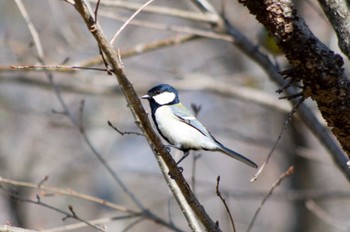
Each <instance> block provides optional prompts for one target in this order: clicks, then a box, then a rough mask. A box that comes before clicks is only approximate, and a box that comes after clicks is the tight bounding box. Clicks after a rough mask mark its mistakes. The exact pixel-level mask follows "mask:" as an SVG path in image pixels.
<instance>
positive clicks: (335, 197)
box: [0, 0, 350, 232]
mask: <svg viewBox="0 0 350 232" xmlns="http://www.w3.org/2000/svg"><path fill="white" fill-rule="evenodd" d="M95 2H96V1H91V4H92V5H91V6H92V9H95ZM126 2H127V3H123V2H120V1H104V0H102V1H101V4H100V7H99V13H98V20H99V24H100V25H101V26H102V28H103V30H104V32H105V34H106V36H107V38H109V39H111V38H112V37H113V35H114V34H115V32H116V31H117V30H118V29H119V28H120V27H121V26H122V24H123V21H121V20H122V19H123V18H128V17H130V16H131V15H132V14H133V12H134V11H135V9H133V8H132V7H130V6H129V4H130V5H131V6H132V5H133V4H136V9H137V8H138V7H139V6H141V5H142V4H143V3H145V2H144V1H126ZM210 3H211V4H212V5H213V6H214V7H215V9H216V10H217V12H219V13H221V14H225V16H226V17H227V18H228V19H229V20H230V22H231V23H232V24H233V25H234V26H235V27H237V29H239V30H240V31H241V32H242V33H243V34H244V35H245V36H247V37H248V38H249V39H250V40H251V41H252V42H253V43H254V44H256V47H257V49H260V50H261V51H262V52H264V53H266V55H267V56H268V57H269V58H270V59H271V60H273V62H274V63H275V64H276V65H278V66H279V67H280V69H281V70H283V69H285V68H286V67H287V64H286V61H285V59H284V57H283V56H282V55H280V54H278V51H277V52H276V51H275V50H273V51H271V50H268V49H266V48H264V46H263V45H264V44H265V42H266V34H265V35H264V32H263V29H262V27H261V25H259V24H258V23H257V22H256V20H255V19H254V17H253V16H251V15H250V14H249V13H248V10H247V9H246V8H244V7H243V6H241V5H240V4H238V3H237V2H236V1H216V0H215V1H210ZM113 4H116V6H114V5H113ZM117 4H119V5H117ZM295 4H296V7H297V9H298V13H299V14H300V15H301V16H302V17H303V18H304V19H305V21H306V23H307V24H308V25H309V27H310V29H311V30H312V31H313V32H314V33H315V35H316V36H317V37H318V38H319V39H320V40H322V41H323V42H324V43H325V44H326V45H328V46H329V47H331V48H332V49H334V50H335V51H336V52H338V53H340V52H339V49H338V48H337V45H336V44H337V41H336V37H335V35H334V32H333V30H332V29H331V27H330V25H329V23H328V21H327V19H326V17H325V16H324V15H323V12H322V10H321V9H320V8H319V6H318V3H317V2H316V1H314V0H306V1H298V2H296V3H295ZM23 5H24V7H25V9H26V10H27V13H28V15H29V17H30V19H31V20H32V22H33V25H34V27H35V28H36V30H37V32H38V36H39V38H40V41H41V45H42V47H43V55H44V56H43V57H44V60H43V62H44V63H45V64H46V65H60V64H62V65H76V66H88V67H100V68H104V65H103V64H102V63H101V62H95V61H96V59H97V60H98V58H99V49H98V47H97V45H96V42H95V40H94V38H93V37H92V36H91V34H90V33H89V31H88V30H87V28H86V26H85V24H84V23H83V21H82V19H81V17H80V15H79V14H78V13H77V12H76V10H75V9H74V7H73V6H71V5H70V4H68V3H67V2H64V1H61V0H47V1H40V0H31V1H23ZM151 7H162V8H161V9H163V8H165V9H177V10H181V11H186V12H193V14H197V15H198V14H201V12H200V11H199V10H198V8H197V7H196V6H195V5H194V4H193V3H192V2H191V1H186V0H181V1H173V0H172V1H171V0H157V1H154V2H153V3H152V4H151ZM146 9H147V8H146ZM0 19H1V20H0V50H1V52H0V176H1V177H4V178H8V179H11V180H16V181H25V182H30V183H33V184H34V185H37V184H39V183H40V182H41V181H42V180H44V179H45V177H46V176H47V177H48V179H47V180H46V181H44V183H43V184H44V186H52V187H57V188H60V189H63V190H67V189H72V190H74V191H77V192H80V193H84V194H88V195H92V196H95V197H98V198H101V199H104V200H107V201H111V202H114V203H116V204H120V205H122V206H124V207H125V208H127V209H131V210H135V211H139V210H140V209H139V208H138V207H137V205H136V204H135V203H134V202H133V201H132V200H131V199H130V197H129V196H128V195H127V194H126V193H125V192H124V191H123V189H122V187H121V186H120V184H118V183H117V182H116V180H115V178H113V177H112V176H111V174H110V172H108V171H107V170H106V168H105V167H104V166H103V165H102V164H101V162H100V161H99V159H98V158H97V157H96V155H95V154H94V151H93V150H92V148H93V149H95V150H96V151H97V152H98V153H99V154H100V155H101V156H102V157H103V158H104V160H105V161H106V162H107V163H108V165H109V166H110V167H111V168H112V170H113V171H114V172H115V173H116V174H117V176H118V177H119V178H120V180H121V181H122V182H123V183H124V185H125V186H126V188H127V189H128V190H129V191H130V192H132V193H133V194H134V196H135V197H136V198H137V199H138V200H139V201H140V202H141V203H142V204H143V206H144V207H145V208H146V209H148V210H150V211H152V213H154V214H155V215H157V216H158V217H160V218H162V219H163V220H164V221H166V222H168V223H169V224H170V225H175V226H176V227H177V228H179V229H181V230H183V231H189V230H190V229H189V227H188V225H187V222H186V220H185V218H184V216H183V215H182V213H181V210H180V209H179V207H178V205H177V204H176V201H175V200H174V198H173V196H172V194H171V193H170V191H169V190H168V186H167V185H166V183H165V181H164V179H163V176H162V174H161V172H160V170H159V167H158V165H157V162H156V160H155V158H154V155H153V153H152V151H151V149H150V148H149V146H148V143H147V142H146V140H145V138H144V137H143V136H140V135H135V134H130V135H128V134H125V135H123V136H122V135H120V134H119V133H117V132H116V131H115V130H113V129H112V128H111V127H110V126H108V124H107V121H110V122H111V123H112V124H113V125H114V126H115V127H117V128H118V129H119V130H121V131H123V132H140V130H139V129H138V127H137V125H136V124H135V122H134V119H133V117H132V114H131V112H130V110H129V108H128V107H127V103H126V101H125V99H124V97H123V95H122V93H121V91H120V89H119V86H118V83H117V81H116V79H115V77H113V76H110V75H108V74H107V73H106V72H101V71H93V70H76V71H72V70H71V69H69V70H63V69H59V70H53V71H52V72H51V73H49V74H48V72H44V71H43V70H38V69H36V70H34V69H31V70H27V69H26V70H18V69H11V68H10V66H11V65H40V64H43V63H42V62H41V61H40V59H39V56H38V53H37V48H36V46H35V44H34V42H33V37H32V36H31V34H30V32H29V30H28V26H27V24H26V22H25V20H24V18H23V15H22V14H21V13H20V10H19V7H18V5H17V4H16V3H15V1H11V0H5V1H1V2H0ZM135 22H136V23H137V22H138V23H139V24H140V25H132V24H130V25H128V26H127V27H126V28H125V29H124V30H123V31H122V32H121V33H120V35H119V36H118V38H117V40H116V47H117V48H119V49H120V50H121V54H122V59H123V63H124V67H125V72H126V75H127V77H128V78H129V80H130V81H131V82H132V83H133V84H134V88H135V89H136V91H137V92H138V94H139V95H140V96H142V95H143V94H145V93H146V92H147V90H148V89H149V88H151V87H153V86H154V85H156V84H159V83H168V84H171V85H173V86H174V87H176V88H177V89H178V90H179V93H180V98H181V101H182V102H183V103H184V104H185V105H186V106H187V107H189V108H190V106H191V104H195V105H197V106H200V107H201V108H200V111H199V114H198V118H199V119H200V120H201V122H202V123H203V124H204V125H206V127H207V128H208V129H209V130H210V131H211V132H212V134H213V135H214V136H215V137H216V138H217V139H218V140H219V141H220V142H222V143H223V144H225V145H226V146H228V147H230V148H232V149H234V150H236V151H237V152H239V153H241V154H244V155H245V156H247V157H249V158H250V159H252V160H254V161H255V162H256V163H257V164H258V165H259V166H260V165H261V164H262V163H263V162H264V161H265V159H266V157H267V155H268V153H269V152H270V150H271V149H272V147H273V145H274V143H275V142H276V140H277V138H278V136H279V133H280V131H281V128H282V127H283V123H284V121H285V120H286V118H287V114H288V112H289V110H290V109H291V105H290V104H289V102H288V101H287V100H278V97H280V96H283V94H281V95H279V94H277V93H276V90H277V89H278V88H279V86H276V85H275V84H274V83H273V82H272V81H271V80H270V79H269V77H268V76H266V74H265V73H264V71H263V69H262V68H261V67H259V66H258V65H257V64H256V63H255V62H254V61H252V60H251V59H250V58H249V57H247V56H245V55H244V54H243V53H242V52H240V51H239V49H237V48H236V47H235V46H234V45H233V44H232V43H231V42H228V41H227V39H225V38H221V37H220V38H207V37H201V36H198V37H194V36H189V35H188V34H185V33H182V32H181V30H184V29H190V30H193V29H198V30H203V31H210V32H212V33H215V32H213V30H212V27H211V25H210V24H209V23H208V22H203V21H195V20H192V19H189V18H183V17H175V16H169V14H168V13H165V14H164V13H163V14H161V13H157V12H146V11H145V12H141V13H140V14H139V15H137V17H136V18H135ZM147 23H152V24H154V25H158V28H160V27H162V26H163V29H154V28H150V27H147V25H145V24H147ZM164 25H167V26H164ZM174 28H180V29H179V30H178V31H174V30H170V29H174ZM261 38H262V39H261ZM166 41H168V42H169V41H170V42H169V44H168V45H166V43H165V42H166ZM150 45H155V47H154V48H153V49H152V50H150V51H142V48H143V46H144V47H149V46H150ZM132 51H133V52H134V53H132ZM345 62H346V63H348V61H347V60H345ZM347 65H348V64H347ZM347 67H348V66H347ZM48 75H51V79H50V78H48ZM238 90H240V91H238ZM237 91H238V92H237ZM242 92H246V93H249V94H248V95H249V96H250V97H245V96H243V95H242V94H240V93H242ZM254 99H255V100H254ZM264 101H266V104H265V103H264ZM269 101H272V102H273V104H268V102H269ZM82 102H84V103H83V104H82ZM143 103H144V107H145V108H146V110H147V111H149V106H148V103H147V102H143ZM307 104H308V105H309V106H310V107H312V108H313V109H314V110H315V114H318V111H317V107H316V106H315V105H314V103H313V102H311V101H307ZM80 128H83V133H81V132H80ZM171 153H172V154H173V155H174V158H175V159H176V160H177V159H179V158H180V157H181V153H179V152H178V151H175V150H172V151H171ZM195 157H197V158H198V159H197V158H196V159H195ZM181 165H182V167H183V168H184V172H183V174H184V176H185V178H186V179H187V180H188V182H189V184H190V185H191V186H192V188H194V191H195V193H196V195H197V197H198V199H199V200H200V202H201V203H202V204H203V206H204V207H205V209H206V210H207V212H208V213H209V215H210V216H211V218H212V219H213V220H214V221H219V224H220V227H221V228H222V230H223V231H231V230H232V226H231V224H230V220H229V217H228V214H227V212H226V210H225V207H224V205H223V204H222V202H221V200H220V199H219V198H218V197H217V196H216V193H215V191H216V190H215V188H216V179H217V177H218V176H220V177H221V182H220V190H221V193H222V195H223V197H224V198H225V199H226V202H227V204H228V206H229V208H230V211H231V214H232V216H233V218H234V222H235V226H236V229H237V231H246V230H247V228H248V225H249V223H250V222H251V220H252V218H253V215H254V213H255V212H256V210H257V208H258V207H259V205H260V203H261V201H262V200H263V198H264V197H265V195H266V194H267V193H268V191H269V190H270V189H271V186H272V185H273V183H274V182H275V181H276V180H277V179H278V178H279V176H280V175H281V174H282V173H283V172H285V171H286V170H287V169H288V167H289V166H291V165H293V166H294V168H295V172H294V174H293V175H291V176H290V177H288V178H286V179H285V180H283V182H282V183H281V184H280V185H279V186H278V187H277V188H276V189H275V191H274V192H273V194H272V195H271V196H270V198H269V199H268V200H267V201H266V203H265V204H264V205H263V207H262V209H261V211H260V214H259V215H258V217H257V219H256V221H255V224H254V226H253V227H252V230H251V231H260V232H262V231H278V232H282V231H283V232H291V231H305V232H311V231H319V232H323V231H324V232H326V231H349V230H350V223H349V220H348V215H349V213H350V207H349V203H350V190H349V183H348V181H347V180H346V178H345V177H344V175H343V174H342V173H341V172H340V171H339V169H338V168H337V167H336V166H335V164H334V163H333V161H332V159H331V157H330V155H329V154H328V152H327V151H326V150H325V149H324V148H323V146H322V144H321V143H320V142H319V141H318V140H317V139H316V138H315V137H314V135H313V134H312V133H311V132H310V131H309V130H308V129H307V128H306V126H305V125H304V124H303V123H302V122H301V121H300V120H299V119H298V117H294V118H293V120H292V122H291V123H290V124H289V125H288V127H287V130H285V131H284V134H283V137H282V139H281V141H280V143H279V144H278V146H277V148H276V150H275V152H274V154H273V156H272V158H271V159H270V161H269V163H268V166H267V167H266V168H265V170H264V171H263V173H262V174H261V175H260V176H259V178H258V180H257V181H256V182H254V183H250V179H251V178H252V177H253V175H254V174H255V172H256V170H253V169H251V168H249V167H247V166H246V165H244V164H242V163H239V162H237V161H236V160H233V159H230V158H229V157H227V156H224V155H222V154H220V153H216V152H205V151H203V152H194V153H192V155H191V156H190V157H189V158H187V159H186V160H185V161H183V162H182V164H181ZM0 190H1V191H0V225H6V224H7V225H13V226H19V227H24V228H28V229H33V230H47V231H50V230H49V229H53V228H60V227H62V226H66V225H70V224H76V223H79V221H76V220H73V219H67V220H62V218H64V217H65V215H63V214H60V213H59V212H57V211H55V210H52V209H48V208H45V207H43V206H39V205H35V204H33V203H25V202H20V201H18V200H15V199H13V197H11V195H12V194H16V196H18V197H20V198H21V199H30V200H33V201H36V195H39V196H40V201H42V202H45V203H47V204H49V205H51V206H54V207H56V208H58V209H61V210H64V211H66V212H70V210H69V209H68V206H69V205H71V206H72V207H73V209H74V212H75V213H76V214H77V215H78V216H79V217H80V218H82V219H84V220H86V221H89V220H95V219H111V221H109V222H106V223H102V225H103V226H104V227H105V228H106V229H107V231H126V230H128V231H171V228H168V227H165V226H163V225H160V224H157V223H155V222H154V221H152V220H148V219H145V218H142V217H130V218H128V219H119V220H116V219H114V220H112V219H113V218H115V217H120V216H125V215H129V214H128V213H125V212H120V211H117V210H115V209H112V208H110V207H106V206H102V205H101V204H96V203H91V202H88V201H85V200H82V199H79V198H77V197H72V196H64V195H60V194H57V193H52V194H43V193H42V191H41V190H38V189H35V188H23V187H18V186H17V187H16V186H15V185H11V184H10V185H8V184H1V189H0ZM62 230H64V231H67V230H68V228H67V227H65V228H64V229H62ZM51 231H61V230H59V229H57V230H51ZM73 231H95V229H93V228H91V227H87V226H84V227H81V228H75V229H74V230H73Z"/></svg>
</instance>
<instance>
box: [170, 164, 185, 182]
mask: <svg viewBox="0 0 350 232" xmlns="http://www.w3.org/2000/svg"><path fill="white" fill-rule="evenodd" d="M178 169H179V172H180V173H182V172H183V171H184V169H183V167H178ZM168 175H169V177H170V178H171V179H173V180H174V179H175V176H174V175H173V174H171V172H170V171H169V172H168Z"/></svg>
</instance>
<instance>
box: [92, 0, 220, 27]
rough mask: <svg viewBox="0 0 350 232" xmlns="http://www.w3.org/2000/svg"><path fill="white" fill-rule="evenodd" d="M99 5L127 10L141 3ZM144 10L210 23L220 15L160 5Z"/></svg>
mask: <svg viewBox="0 0 350 232" xmlns="http://www.w3.org/2000/svg"><path fill="white" fill-rule="evenodd" d="M88 1H89V2H91V3H95V0H88ZM101 5H105V6H108V7H109V8H110V7H119V8H124V9H128V10H134V11H135V10H138V9H140V7H142V4H139V3H134V2H127V1H118V0H104V1H102V2H101ZM143 11H144V12H148V13H156V14H162V15H167V16H173V17H180V18H185V19H189V20H195V21H199V22H206V23H210V24H217V23H218V21H220V20H221V19H220V17H218V15H217V14H211V13H205V14H203V13H198V12H193V11H184V10H180V9H174V8H168V7H161V6H149V7H147V8H146V9H143Z"/></svg>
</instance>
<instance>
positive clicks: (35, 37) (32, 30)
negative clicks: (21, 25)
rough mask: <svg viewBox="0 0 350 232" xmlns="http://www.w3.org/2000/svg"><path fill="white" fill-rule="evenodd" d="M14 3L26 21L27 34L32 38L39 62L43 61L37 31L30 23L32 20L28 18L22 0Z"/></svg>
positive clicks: (41, 47) (42, 52)
mask: <svg viewBox="0 0 350 232" xmlns="http://www.w3.org/2000/svg"><path fill="white" fill-rule="evenodd" d="M15 3H16V4H17V7H18V9H19V11H20V12H21V14H22V16H23V18H24V20H25V21H26V24H27V27H28V29H29V32H30V34H31V35H32V37H33V40H34V44H35V47H36V50H37V52H38V56H39V58H40V60H43V59H44V51H43V46H42V45H41V42H40V37H39V34H38V32H37V30H36V29H35V27H34V25H33V23H32V20H31V19H30V17H29V14H28V12H27V10H26V8H25V7H24V5H23V2H22V0H15Z"/></svg>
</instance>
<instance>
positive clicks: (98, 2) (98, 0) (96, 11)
mask: <svg viewBox="0 0 350 232" xmlns="http://www.w3.org/2000/svg"><path fill="white" fill-rule="evenodd" d="M100 2H101V0H97V3H96V6H95V11H94V14H95V22H96V23H97V14H98V7H99V6H100Z"/></svg>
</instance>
